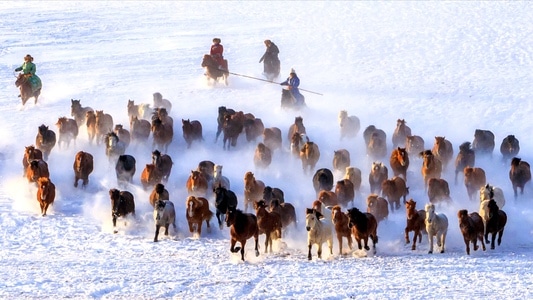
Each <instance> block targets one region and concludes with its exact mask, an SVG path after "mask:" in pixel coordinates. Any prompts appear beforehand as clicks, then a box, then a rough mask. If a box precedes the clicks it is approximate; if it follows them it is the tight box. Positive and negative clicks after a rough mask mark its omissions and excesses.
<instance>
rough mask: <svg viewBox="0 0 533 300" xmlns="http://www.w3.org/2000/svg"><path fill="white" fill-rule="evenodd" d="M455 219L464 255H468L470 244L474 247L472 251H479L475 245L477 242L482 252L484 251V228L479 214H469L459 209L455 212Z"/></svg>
mask: <svg viewBox="0 0 533 300" xmlns="http://www.w3.org/2000/svg"><path fill="white" fill-rule="evenodd" d="M457 219H458V220H459V228H460V229H461V234H462V235H463V240H464V242H465V245H466V254H467V255H470V243H472V245H474V251H477V249H479V247H478V245H477V241H478V240H479V241H480V242H481V247H482V248H483V251H485V250H486V247H485V240H484V238H483V234H484V232H485V226H484V225H483V220H482V219H481V217H480V216H479V214H478V213H477V212H472V213H470V214H469V213H468V210H466V209H461V210H459V211H458V212H457Z"/></svg>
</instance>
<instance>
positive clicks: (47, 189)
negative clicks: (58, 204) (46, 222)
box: [37, 177, 56, 217]
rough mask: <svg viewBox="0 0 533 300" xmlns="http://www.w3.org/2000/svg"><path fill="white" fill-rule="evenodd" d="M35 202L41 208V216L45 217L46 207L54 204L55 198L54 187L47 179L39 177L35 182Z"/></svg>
mask: <svg viewBox="0 0 533 300" xmlns="http://www.w3.org/2000/svg"><path fill="white" fill-rule="evenodd" d="M37 186H38V188H39V189H38V190H37V201H39V204H40V206H41V214H42V215H43V217H44V216H46V211H47V210H48V206H50V205H51V204H53V203H54V199H55V197H56V186H55V185H54V184H53V183H52V181H50V179H49V178H48V177H40V178H39V179H38V180H37Z"/></svg>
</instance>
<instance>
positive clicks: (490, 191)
mask: <svg viewBox="0 0 533 300" xmlns="http://www.w3.org/2000/svg"><path fill="white" fill-rule="evenodd" d="M490 199H494V201H496V204H498V207H499V208H503V207H504V206H505V196H504V195H503V190H502V189H501V188H499V187H495V186H492V185H490V184H488V183H487V184H486V185H485V186H482V187H481V188H480V189H479V202H480V203H481V202H483V201H485V200H490Z"/></svg>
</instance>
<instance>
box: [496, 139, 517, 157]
mask: <svg viewBox="0 0 533 300" xmlns="http://www.w3.org/2000/svg"><path fill="white" fill-rule="evenodd" d="M518 152H520V141H519V140H518V139H517V138H516V137H515V136H514V135H512V134H510V135H508V136H506V137H505V138H503V140H502V143H501V144H500V153H501V154H502V158H503V160H509V159H511V158H513V157H515V156H517V155H518Z"/></svg>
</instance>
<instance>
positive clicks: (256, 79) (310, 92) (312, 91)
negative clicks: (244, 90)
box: [228, 72, 324, 96]
mask: <svg viewBox="0 0 533 300" xmlns="http://www.w3.org/2000/svg"><path fill="white" fill-rule="evenodd" d="M228 73H229V74H232V75H236V76H241V77H246V78H251V79H255V80H260V81H265V82H269V83H275V84H280V83H279V82H275V81H271V80H266V79H262V78H257V77H253V76H248V75H243V74H238V73H233V72H228ZM298 89H299V90H300V91H304V92H308V93H311V94H315V95H320V96H324V95H323V94H321V93H317V92H313V91H310V90H306V89H302V88H298Z"/></svg>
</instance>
